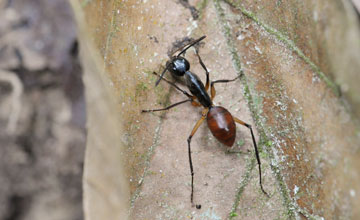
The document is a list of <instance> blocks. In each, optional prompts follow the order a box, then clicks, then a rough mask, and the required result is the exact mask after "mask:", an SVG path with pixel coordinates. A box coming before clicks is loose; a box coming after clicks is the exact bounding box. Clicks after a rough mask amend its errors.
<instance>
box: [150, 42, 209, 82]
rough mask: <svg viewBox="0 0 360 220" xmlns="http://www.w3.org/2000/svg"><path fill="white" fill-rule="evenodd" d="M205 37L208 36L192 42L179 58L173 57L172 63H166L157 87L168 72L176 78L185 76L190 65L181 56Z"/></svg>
mask: <svg viewBox="0 0 360 220" xmlns="http://www.w3.org/2000/svg"><path fill="white" fill-rule="evenodd" d="M205 37H206V36H202V37H200V38H199V39H197V40H195V41H193V42H191V43H190V44H189V45H187V46H186V47H185V49H183V50H182V51H181V52H180V53H179V54H178V55H177V56H175V57H173V58H172V59H171V60H170V61H168V62H167V63H166V67H165V69H164V70H163V72H162V73H161V74H160V77H159V79H158V80H157V81H156V83H155V86H157V85H158V84H159V82H160V80H161V79H162V78H163V76H164V74H165V72H166V70H169V71H170V72H171V73H172V74H173V75H175V76H183V75H184V74H185V72H186V71H188V70H189V69H190V64H189V62H188V61H187V60H186V59H185V58H184V57H182V56H181V54H184V53H185V52H186V50H187V49H189V48H190V47H192V46H194V45H195V44H197V43H198V42H200V41H202V40H203V39H204V38H205Z"/></svg>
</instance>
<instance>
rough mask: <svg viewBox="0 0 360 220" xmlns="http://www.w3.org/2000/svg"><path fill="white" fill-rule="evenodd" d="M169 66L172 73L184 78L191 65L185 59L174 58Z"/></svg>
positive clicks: (169, 62)
mask: <svg viewBox="0 0 360 220" xmlns="http://www.w3.org/2000/svg"><path fill="white" fill-rule="evenodd" d="M167 65H169V71H170V73H172V74H173V75H175V76H183V75H184V74H185V72H186V71H188V70H189V69H190V64H189V62H188V61H187V60H186V59H185V58H184V57H174V58H173V59H172V60H171V61H168V63H167Z"/></svg>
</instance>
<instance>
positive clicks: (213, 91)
mask: <svg viewBox="0 0 360 220" xmlns="http://www.w3.org/2000/svg"><path fill="white" fill-rule="evenodd" d="M240 77H241V75H239V76H237V77H235V78H234V79H220V80H216V81H212V82H211V86H210V87H211V91H210V94H211V101H212V100H213V99H214V97H215V95H216V90H215V87H214V84H215V83H228V82H233V81H235V80H237V79H238V78H240Z"/></svg>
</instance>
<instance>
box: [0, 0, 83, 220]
mask: <svg viewBox="0 0 360 220" xmlns="http://www.w3.org/2000/svg"><path fill="white" fill-rule="evenodd" d="M81 75H82V70H81V66H80V64H79V59H78V44H77V39H76V25H75V23H74V19H73V15H72V11H71V8H70V5H69V4H68V2H67V1H66V0H50V1H49V0H31V1H23V0H6V1H0V219H3V220H21V219H27V220H32V219H34V220H35V219H36V220H39V219H83V213H82V190H81V186H82V179H81V177H82V167H83V157H84V149H85V135H86V132H85V122H86V121H85V120H86V113H85V101H84V94H83V84H82V81H81Z"/></svg>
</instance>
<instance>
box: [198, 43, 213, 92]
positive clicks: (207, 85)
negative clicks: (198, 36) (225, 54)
mask: <svg viewBox="0 0 360 220" xmlns="http://www.w3.org/2000/svg"><path fill="white" fill-rule="evenodd" d="M195 52H196V56H197V57H198V58H199V63H200V64H201V66H202V68H204V70H205V72H206V85H205V91H207V90H208V89H209V81H210V80H209V71H208V70H207V68H206V66H205V64H204V63H203V61H202V60H201V58H200V55H199V52H198V50H197V49H195Z"/></svg>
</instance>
